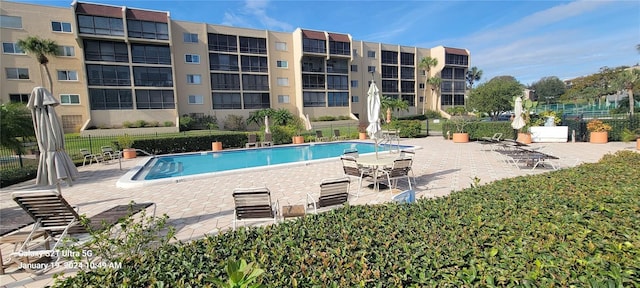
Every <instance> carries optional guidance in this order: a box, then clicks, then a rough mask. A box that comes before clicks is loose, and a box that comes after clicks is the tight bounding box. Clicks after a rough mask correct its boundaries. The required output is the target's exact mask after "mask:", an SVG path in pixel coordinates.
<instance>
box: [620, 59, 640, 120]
mask: <svg viewBox="0 0 640 288" xmlns="http://www.w3.org/2000/svg"><path fill="white" fill-rule="evenodd" d="M614 85H615V86H617V88H620V89H625V90H627V95H629V113H630V114H631V116H633V112H634V111H633V110H634V108H635V101H634V99H633V90H634V87H635V86H637V85H640V70H639V69H633V70H625V71H623V72H621V73H620V74H618V76H617V78H616V79H615V80H614Z"/></svg>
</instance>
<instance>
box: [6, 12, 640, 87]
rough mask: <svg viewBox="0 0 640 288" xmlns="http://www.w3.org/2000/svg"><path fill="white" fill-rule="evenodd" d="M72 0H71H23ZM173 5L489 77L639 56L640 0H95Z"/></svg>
mask: <svg viewBox="0 0 640 288" xmlns="http://www.w3.org/2000/svg"><path fill="white" fill-rule="evenodd" d="M18 2H29V3H37V4H41V5H52V6H62V7H68V6H69V5H70V3H71V1H48V0H31V1H18ZM87 2H96V3H104V4H113V5H122V6H129V7H134V8H144V9H154V10H161V11H170V13H171V14H170V15H171V18H172V19H176V20H183V21H191V22H205V23H211V24H220V25H229V26H237V27H244V28H256V29H268V30H275V31H284V32H292V31H293V30H295V29H296V28H297V27H300V28H307V29H315V30H326V31H330V32H340V33H349V34H351V35H352V37H353V38H354V39H356V40H364V41H372V42H382V43H391V44H400V45H406V46H418V47H425V48H431V47H435V46H439V45H443V46H447V47H459V48H466V49H469V51H470V52H471V66H477V67H478V68H480V69H482V70H483V72H484V74H483V77H482V79H481V81H480V82H484V81H488V80H489V79H491V78H493V77H495V76H501V75H511V76H514V77H515V78H516V79H518V80H519V81H520V82H521V83H523V84H526V85H528V84H531V83H533V82H535V81H538V80H539V79H540V78H542V77H546V76H557V77H559V78H560V79H569V78H573V77H577V76H583V75H589V74H593V73H596V72H598V70H599V69H600V67H603V66H608V67H617V66H622V65H626V66H632V65H636V64H638V63H639V62H640V53H638V51H637V50H636V45H638V44H640V1H637V0H629V1H605V0H589V1H455V0H454V1H406V0H402V1H391V0H389V1H362V0H358V1H354V0H346V1H285V0H272V1H268V0H246V1H194V0H183V1H167V0H153V1H152V0H147V1H136V0H127V1H123V0H103V1H98V0H95V1H87Z"/></svg>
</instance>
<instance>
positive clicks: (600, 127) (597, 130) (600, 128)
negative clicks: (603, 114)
mask: <svg viewBox="0 0 640 288" xmlns="http://www.w3.org/2000/svg"><path fill="white" fill-rule="evenodd" d="M587 130H588V131H589V132H590V133H589V142H591V143H597V144H603V143H607V142H608V138H609V133H608V131H611V125H609V124H607V123H604V122H602V120H600V119H593V120H591V121H589V123H587Z"/></svg>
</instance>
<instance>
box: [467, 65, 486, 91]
mask: <svg viewBox="0 0 640 288" xmlns="http://www.w3.org/2000/svg"><path fill="white" fill-rule="evenodd" d="M480 78H482V70H480V69H478V67H476V66H473V67H471V69H469V71H467V75H466V79H467V83H469V89H472V88H473V83H475V82H476V81H479V80H480Z"/></svg>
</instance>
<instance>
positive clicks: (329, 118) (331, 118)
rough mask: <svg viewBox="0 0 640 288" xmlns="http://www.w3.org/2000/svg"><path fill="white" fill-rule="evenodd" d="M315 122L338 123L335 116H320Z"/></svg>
mask: <svg viewBox="0 0 640 288" xmlns="http://www.w3.org/2000/svg"><path fill="white" fill-rule="evenodd" d="M315 120H316V121H336V120H337V119H336V117H334V116H330V115H326V116H320V117H318V118H316V119H315Z"/></svg>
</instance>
